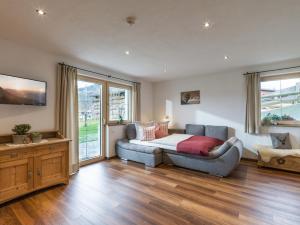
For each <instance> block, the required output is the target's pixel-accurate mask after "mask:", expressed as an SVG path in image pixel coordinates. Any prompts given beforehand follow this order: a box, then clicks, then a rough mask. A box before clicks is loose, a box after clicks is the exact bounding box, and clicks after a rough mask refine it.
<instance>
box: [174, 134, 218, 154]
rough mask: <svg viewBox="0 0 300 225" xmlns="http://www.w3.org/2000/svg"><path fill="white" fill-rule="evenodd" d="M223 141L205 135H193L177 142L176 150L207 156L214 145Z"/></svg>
mask: <svg viewBox="0 0 300 225" xmlns="http://www.w3.org/2000/svg"><path fill="white" fill-rule="evenodd" d="M223 143H224V141H222V140H219V139H217V138H212V137H206V136H193V137H190V138H188V139H186V140H184V141H181V142H179V143H178V144H177V147H176V150H177V152H180V153H187V154H193V155H202V156H208V155H209V152H210V151H211V150H213V149H214V148H215V147H216V146H218V145H222V144H223Z"/></svg>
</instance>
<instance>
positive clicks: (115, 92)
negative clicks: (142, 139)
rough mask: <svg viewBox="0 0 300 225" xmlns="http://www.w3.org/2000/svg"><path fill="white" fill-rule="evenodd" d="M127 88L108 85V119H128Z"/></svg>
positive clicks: (128, 101)
mask: <svg viewBox="0 0 300 225" xmlns="http://www.w3.org/2000/svg"><path fill="white" fill-rule="evenodd" d="M129 94H130V93H129V90H128V89H125V88H119V87H109V120H110V121H124V120H129V119H130V118H129V103H130V100H129Z"/></svg>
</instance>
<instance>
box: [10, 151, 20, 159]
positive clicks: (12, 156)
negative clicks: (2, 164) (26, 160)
mask: <svg viewBox="0 0 300 225" xmlns="http://www.w3.org/2000/svg"><path fill="white" fill-rule="evenodd" d="M17 156H18V153H16V152H13V153H11V154H10V158H16V157H17Z"/></svg>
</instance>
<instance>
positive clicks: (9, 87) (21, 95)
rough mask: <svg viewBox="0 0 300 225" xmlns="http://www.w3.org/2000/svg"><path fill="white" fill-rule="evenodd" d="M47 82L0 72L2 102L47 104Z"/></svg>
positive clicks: (0, 100) (0, 97)
mask: <svg viewBox="0 0 300 225" xmlns="http://www.w3.org/2000/svg"><path fill="white" fill-rule="evenodd" d="M46 100H47V82H45V81H38V80H31V79H26V78H21V77H15V76H11V75H6V74H0V104H13V105H37V106H45V105H46Z"/></svg>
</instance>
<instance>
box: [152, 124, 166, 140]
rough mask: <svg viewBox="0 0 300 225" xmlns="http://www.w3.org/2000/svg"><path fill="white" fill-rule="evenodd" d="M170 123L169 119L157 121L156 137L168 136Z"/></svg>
mask: <svg viewBox="0 0 300 225" xmlns="http://www.w3.org/2000/svg"><path fill="white" fill-rule="evenodd" d="M168 123H169V121H167V122H159V123H156V129H155V138H163V137H166V136H168Z"/></svg>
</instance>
